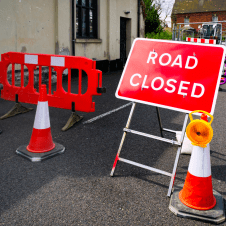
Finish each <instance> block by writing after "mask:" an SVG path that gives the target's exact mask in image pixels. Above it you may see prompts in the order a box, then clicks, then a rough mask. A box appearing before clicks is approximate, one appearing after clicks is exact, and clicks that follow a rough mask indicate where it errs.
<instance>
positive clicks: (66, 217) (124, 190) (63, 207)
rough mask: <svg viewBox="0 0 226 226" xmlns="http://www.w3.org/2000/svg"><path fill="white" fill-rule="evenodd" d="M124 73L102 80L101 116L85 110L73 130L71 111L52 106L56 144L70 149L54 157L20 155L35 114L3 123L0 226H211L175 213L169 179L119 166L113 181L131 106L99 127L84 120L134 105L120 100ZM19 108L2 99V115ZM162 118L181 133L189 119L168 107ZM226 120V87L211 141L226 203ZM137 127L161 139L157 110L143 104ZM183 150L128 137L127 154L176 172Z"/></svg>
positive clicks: (180, 179) (183, 163)
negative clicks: (35, 158)
mask: <svg viewBox="0 0 226 226" xmlns="http://www.w3.org/2000/svg"><path fill="white" fill-rule="evenodd" d="M120 76H121V71H117V72H112V73H108V74H104V75H103V86H105V87H106V88H107V93H105V94H103V95H102V96H96V97H94V98H93V100H94V101H95V102H96V111H95V112H92V113H83V112H78V114H79V115H83V116H84V119H83V120H82V121H81V122H79V123H78V124H77V125H75V126H74V127H73V128H71V129H69V130H68V131H66V132H62V131H61V128H62V127H63V126H64V125H65V124H66V122H67V120H68V118H69V117H70V115H71V112H70V111H69V110H64V109H58V108H49V111H50V122H51V131H52V137H53V141H54V142H57V143H59V144H62V145H64V146H65V148H66V150H65V153H63V154H61V155H58V156H55V157H53V158H51V159H48V160H45V161H43V162H38V163H33V162H30V161H28V160H27V159H24V158H22V157H20V156H18V155H17V154H16V153H15V151H16V149H17V148H18V147H19V146H21V145H25V144H28V143H29V141H30V137H31V133H32V128H33V123H34V117H35V110H33V111H30V112H28V113H26V114H21V115H17V116H14V117H12V118H8V119H4V120H1V121H0V129H2V130H3V132H2V134H0V225H7V226H8V225H54V226H55V225H183V226H185V225H189V226H190V225H209V224H207V223H203V222H200V221H194V220H190V219H184V218H180V217H177V216H175V215H174V214H173V213H172V212H171V211H170V210H169V201H170V199H169V198H168V197H167V191H168V186H169V182H170V177H168V176H164V175H161V174H157V173H154V172H151V171H148V170H145V169H141V168H138V167H135V166H132V165H129V164H126V163H123V162H118V164H117V167H116V170H115V176H114V177H110V172H111V168H112V165H113V162H114V159H115V156H116V153H117V150H118V147H119V144H120V141H121V137H122V134H123V128H124V127H125V125H126V122H127V118H128V115H129V112H130V109H131V105H130V106H128V107H126V108H123V109H121V110H120V111H117V112H114V113H112V114H110V115H107V116H106V117H103V118H100V119H99V120H96V121H94V122H92V123H87V124H83V122H85V121H87V120H89V119H92V118H93V117H95V116H98V115H101V114H103V113H105V112H108V111H110V110H113V109H116V108H118V107H120V106H122V105H125V104H127V103H128V101H123V100H119V99H117V98H116V97H115V91H116V87H117V85H118V82H119V79H120ZM64 85H65V84H64ZM13 106H14V103H13V102H11V101H6V100H3V99H1V98H0V115H3V114H5V113H6V112H7V111H9V110H10V109H11V108H12V107H13ZM24 106H27V107H33V108H34V109H36V106H35V105H29V104H24ZM160 114H161V117H162V123H163V125H164V127H165V128H168V129H173V130H181V129H182V123H183V120H184V116H185V114H183V113H179V112H176V111H170V110H167V109H160ZM225 116H226V84H225V85H223V86H222V91H220V92H219V94H218V99H217V104H216V110H215V114H214V117H215V118H214V121H213V123H212V127H213V131H214V136H213V140H212V142H211V143H210V148H211V164H212V179H213V188H214V190H216V191H218V192H219V193H220V194H221V195H222V196H223V197H224V198H225V197H226V151H225V147H226V139H225V137H224V136H225V135H226V132H225V131H226V129H225V128H226V118H225ZM131 129H135V130H138V131H141V132H146V133H150V134H153V135H157V136H159V135H160V132H159V127H158V121H157V115H156V109H155V107H152V106H146V105H141V104H138V105H137V107H136V110H135V113H134V116H133V119H132V123H131ZM165 137H168V138H170V139H172V138H175V136H174V135H172V134H165ZM176 150H177V147H176V146H173V145H172V144H167V143H164V142H161V141H157V140H153V139H149V138H145V137H141V136H137V135H134V134H128V135H127V137H126V140H125V143H124V146H123V149H122V152H121V157H123V158H126V159H130V160H132V161H136V162H138V163H142V164H145V165H148V166H151V167H155V168H158V169H162V170H164V171H167V172H170V173H171V172H172V170H173V164H174V160H175V156H176ZM189 159H190V156H189V155H181V156H180V161H179V164H178V168H177V175H176V180H175V184H183V183H184V180H185V177H186V174H187V169H188V164H189ZM221 225H226V223H222V224H221Z"/></svg>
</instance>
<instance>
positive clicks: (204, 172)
mask: <svg viewBox="0 0 226 226" xmlns="http://www.w3.org/2000/svg"><path fill="white" fill-rule="evenodd" d="M201 120H204V121H206V122H208V119H207V115H205V114H202V116H201ZM193 152H194V154H193ZM179 199H180V201H181V202H182V203H183V204H184V205H186V206H188V207H190V208H193V209H197V210H209V209H212V208H213V207H214V206H215V205H216V199H215V197H214V196H213V186H212V176H211V163H210V146H209V144H207V147H205V148H203V147H200V146H194V147H193V151H192V155H191V159H190V163H189V167H188V173H187V177H186V180H185V183H184V187H183V189H182V190H181V191H180V193H179Z"/></svg>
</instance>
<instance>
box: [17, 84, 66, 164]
mask: <svg viewBox="0 0 226 226" xmlns="http://www.w3.org/2000/svg"><path fill="white" fill-rule="evenodd" d="M64 150H65V147H63V146H62V145H61V144H57V143H53V140H52V135H51V129H50V119H49V107H48V101H47V90H46V85H41V90H40V96H39V101H38V105H37V110H36V114H35V121H34V126H33V131H32V135H31V140H30V143H29V145H27V146H24V145H23V146H21V147H19V148H18V149H17V150H16V153H17V154H19V155H22V156H23V157H26V158H28V159H30V160H31V161H32V162H37V161H41V160H44V159H46V158H49V157H52V156H54V155H56V154H60V153H63V152H64Z"/></svg>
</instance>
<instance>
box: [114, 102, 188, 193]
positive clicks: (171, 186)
mask: <svg viewBox="0 0 226 226" xmlns="http://www.w3.org/2000/svg"><path fill="white" fill-rule="evenodd" d="M135 107H136V103H135V102H133V105H132V108H131V110H130V114H129V117H128V120H127V123H126V127H125V128H124V129H123V131H124V132H123V135H122V139H121V142H120V145H119V149H118V152H117V155H116V158H115V161H114V164H113V167H112V170H111V174H110V176H114V172H115V168H116V165H117V162H118V161H121V162H125V163H128V164H131V165H134V166H138V167H140V168H143V169H147V170H150V171H154V172H156V173H159V174H162V175H165V176H169V177H171V180H170V184H169V189H168V193H167V196H168V197H170V196H171V193H172V189H173V185H174V180H175V177H176V170H177V165H178V162H179V157H180V152H181V148H182V145H183V140H184V135H185V130H186V126H187V122H188V114H186V115H185V119H184V123H183V128H182V133H181V138H180V141H175V140H173V139H172V140H170V139H167V138H164V137H163V133H162V132H163V131H166V132H170V133H176V131H174V130H170V129H166V128H163V127H162V123H161V117H160V113H159V108H158V107H156V110H157V116H158V122H159V127H160V133H161V137H159V136H154V135H151V134H147V133H143V132H139V131H136V130H131V129H129V127H130V124H131V120H132V117H133V113H134V110H135ZM127 133H133V134H137V135H140V136H144V137H148V138H152V139H155V140H160V141H164V142H167V143H171V144H174V145H178V149H177V154H176V158H175V161H174V166H173V171H172V173H169V172H166V171H163V170H160V169H157V168H153V167H150V166H147V165H143V164H140V163H137V162H134V161H131V160H128V159H124V158H121V157H119V155H120V153H121V150H122V146H123V143H124V141H125V138H126V135H127Z"/></svg>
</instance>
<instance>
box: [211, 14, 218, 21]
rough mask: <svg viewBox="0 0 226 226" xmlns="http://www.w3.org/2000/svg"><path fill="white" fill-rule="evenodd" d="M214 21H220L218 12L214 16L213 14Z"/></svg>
mask: <svg viewBox="0 0 226 226" xmlns="http://www.w3.org/2000/svg"><path fill="white" fill-rule="evenodd" d="M212 21H214V22H215V21H218V16H217V15H216V14H214V15H213V16H212Z"/></svg>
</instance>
